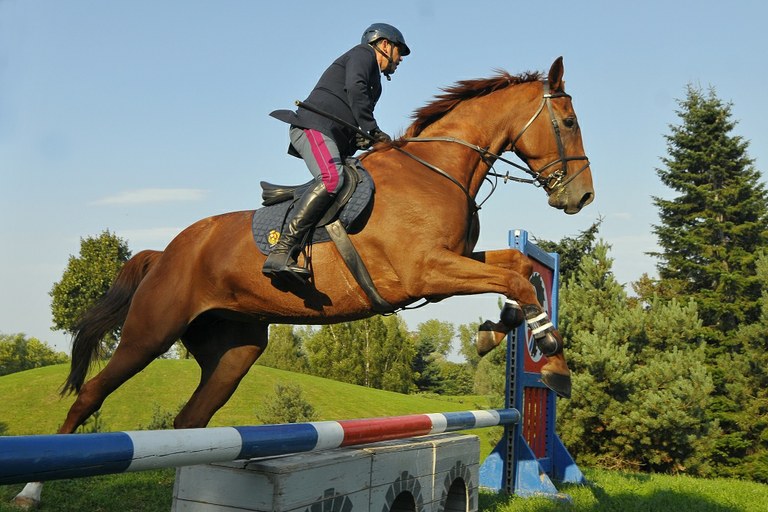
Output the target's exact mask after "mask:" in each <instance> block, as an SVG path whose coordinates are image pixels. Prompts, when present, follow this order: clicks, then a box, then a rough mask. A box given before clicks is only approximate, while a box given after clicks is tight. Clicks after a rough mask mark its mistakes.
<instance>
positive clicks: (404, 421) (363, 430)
mask: <svg viewBox="0 0 768 512" xmlns="http://www.w3.org/2000/svg"><path fill="white" fill-rule="evenodd" d="M339 424H340V425H341V427H342V428H343V429H344V441H343V442H342V443H341V446H350V445H355V444H364V443H373V442H376V441H387V440H390V439H401V438H403V437H408V436H423V435H426V434H429V433H430V431H431V430H432V420H431V419H429V416H427V415H425V414H419V415H413V416H394V417H391V418H373V419H364V420H343V421H339Z"/></svg>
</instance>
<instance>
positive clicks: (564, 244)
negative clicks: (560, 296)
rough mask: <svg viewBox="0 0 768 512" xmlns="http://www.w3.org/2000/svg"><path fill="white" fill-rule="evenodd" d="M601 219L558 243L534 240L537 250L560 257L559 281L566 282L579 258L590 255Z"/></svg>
mask: <svg viewBox="0 0 768 512" xmlns="http://www.w3.org/2000/svg"><path fill="white" fill-rule="evenodd" d="M602 223H603V219H602V218H598V219H597V220H596V221H595V222H594V223H592V225H591V226H590V227H588V228H587V229H585V230H584V231H582V232H581V233H579V234H578V235H577V236H576V237H568V236H566V237H563V238H562V239H561V240H560V241H559V242H551V241H549V240H538V239H537V240H535V242H536V245H537V246H539V248H541V249H543V250H545V251H547V252H554V253H557V254H558V256H559V257H560V280H561V282H563V283H564V282H565V281H567V280H568V279H569V278H570V277H571V276H572V275H573V274H574V273H575V272H576V270H577V269H578V267H579V264H580V263H581V258H583V257H584V256H586V255H587V254H590V253H591V252H592V251H593V250H594V249H595V243H596V242H597V234H598V232H599V231H600V224H602Z"/></svg>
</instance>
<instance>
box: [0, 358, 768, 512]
mask: <svg viewBox="0 0 768 512" xmlns="http://www.w3.org/2000/svg"><path fill="white" fill-rule="evenodd" d="M67 370H68V368H67V367H66V366H64V365H59V366H51V367H45V368H39V369H36V370H30V371H28V372H22V373H18V374H12V375H7V376H4V377H0V397H1V400H2V407H0V423H4V424H5V425H6V427H7V432H6V433H7V434H8V435H23V434H48V433H52V432H54V431H56V429H57V428H58V425H60V424H61V422H62V421H63V419H64V416H65V415H66V412H67V410H68V408H69V406H70V404H71V403H72V399H71V398H65V399H60V398H59V396H58V389H59V386H60V385H61V383H62V382H63V381H64V378H65V376H66V373H67ZM197 378H198V373H197V366H196V365H195V363H194V362H193V361H178V360H160V361H155V362H154V363H152V364H151V365H150V366H149V367H148V368H147V369H146V370H145V371H144V372H142V373H141V374H139V375H138V376H136V377H135V378H133V379H131V380H130V381H128V382H127V383H126V384H125V385H124V386H123V387H122V388H120V389H119V390H118V391H117V392H116V393H114V394H113V395H112V396H111V397H110V398H109V399H108V400H107V402H106V403H105V404H104V407H103V408H102V419H103V421H104V423H105V424H106V427H107V430H110V431H118V430H135V429H137V428H139V427H140V426H142V425H147V424H149V422H150V421H151V419H152V414H153V413H154V412H155V410H156V408H158V407H159V408H160V409H162V410H168V411H171V410H176V408H177V407H178V405H179V404H180V403H181V402H183V401H185V400H186V399H187V397H188V396H189V394H190V393H191V392H192V390H194V388H195V386H196V384H197ZM278 382H281V383H288V382H291V383H295V384H299V385H300V386H301V387H302V388H303V390H304V395H305V397H306V398H307V399H308V400H309V402H310V403H312V405H313V406H314V407H315V409H316V411H317V413H318V415H319V416H320V418H319V419H344V418H359V417H374V416H387V415H402V414H415V413H423V412H440V411H457V410H465V409H477V408H486V407H488V402H487V400H486V399H485V398H484V397H453V398H449V399H442V398H437V397H435V396H433V395H430V396H412V395H401V394H398V393H389V392H386V391H379V390H372V389H368V388H361V387H359V386H353V385H350V384H343V383H340V382H335V381H331V380H327V379H320V378H317V377H312V376H309V375H302V374H296V373H291V372H285V371H281V370H275V369H271V368H266V367H262V366H255V367H254V368H253V369H252V370H251V372H250V373H249V374H248V376H247V377H246V378H245V379H244V380H243V382H242V383H241V385H240V388H239V389H238V391H237V392H236V393H235V395H234V396H233V397H232V399H231V400H230V401H229V403H228V404H227V405H226V406H225V407H224V408H223V409H222V410H221V411H219V413H218V414H217V415H216V416H215V417H214V418H213V420H212V422H211V426H223V425H247V424H254V423H255V422H256V420H255V410H256V407H257V406H258V404H259V403H260V401H261V398H262V397H264V396H265V394H271V393H273V389H274V385H275V384H276V383H278ZM491 430H492V429H485V430H478V431H475V432H473V433H475V434H478V435H479V436H480V439H481V459H482V458H484V457H485V456H486V455H487V453H488V452H489V451H490V449H491V446H492V441H491V438H492V437H493V435H498V433H495V434H494V433H492V432H491ZM581 469H582V471H584V473H585V474H586V476H587V479H588V480H589V481H590V484H589V485H587V486H565V487H563V489H562V490H563V491H564V492H565V493H567V494H568V495H570V497H571V499H572V501H571V502H563V501H560V502H558V501H551V500H549V499H543V498H533V499H531V498H526V499H523V498H519V497H507V496H500V495H495V494H492V493H481V496H480V510H484V511H486V510H487V511H492V512H518V511H520V512H522V511H526V512H556V511H574V512H580V511H590V512H609V511H616V512H635V511H637V512H645V511H647V512H665V511H672V512H686V511H696V512H736V511H744V512H752V511H754V512H758V511H759V512H765V511H766V510H768V486H766V485H761V484H756V483H751V482H742V481H736V480H725V479H713V480H704V479H694V478H690V477H685V476H666V475H648V474H632V473H621V472H615V471H603V470H597V469H590V468H581ZM173 480H174V470H173V469H166V470H157V471H145V472H141V473H127V474H122V475H106V476H100V477H92V478H83V479H76V480H59V481H53V482H48V483H47V484H46V487H45V490H44V493H43V506H42V507H41V509H40V510H41V511H43V512H47V511H60V512H67V511H73V512H74V511H78V512H79V511H81V510H89V511H118V510H119V511H121V512H123V511H125V512H134V511H135V512H152V511H164V512H167V511H168V510H170V507H171V500H172V494H173ZM21 487H22V485H6V486H0V512H10V511H16V509H15V508H13V507H10V506H9V505H8V502H9V501H10V500H11V499H12V498H13V496H15V495H16V493H18V492H19V490H20V489H21Z"/></svg>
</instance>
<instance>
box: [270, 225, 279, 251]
mask: <svg viewBox="0 0 768 512" xmlns="http://www.w3.org/2000/svg"><path fill="white" fill-rule="evenodd" d="M279 240H280V232H279V231H277V230H276V229H273V230H271V231H270V232H269V234H267V243H268V244H269V245H270V247H271V246H273V245H275V244H276V243H277V242H278V241H279Z"/></svg>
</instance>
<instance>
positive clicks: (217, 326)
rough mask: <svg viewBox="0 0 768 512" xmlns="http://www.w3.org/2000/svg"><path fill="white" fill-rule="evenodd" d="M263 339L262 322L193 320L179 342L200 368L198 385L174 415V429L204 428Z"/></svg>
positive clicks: (256, 354)
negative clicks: (184, 346) (179, 410)
mask: <svg viewBox="0 0 768 512" xmlns="http://www.w3.org/2000/svg"><path fill="white" fill-rule="evenodd" d="M267 337H268V325H267V324H264V323H245V322H238V321H234V320H223V319H217V318H214V317H209V318H201V319H198V320H196V321H195V322H194V323H193V324H192V325H191V326H190V329H189V330H188V332H187V333H186V334H185V336H184V337H183V339H182V341H183V342H184V344H185V345H186V347H187V349H189V351H190V353H191V354H192V355H193V356H194V357H195V359H196V360H197V362H198V364H199V365H200V372H201V373H200V384H199V385H198V387H197V389H196V390H195V392H194V393H193V394H192V397H191V398H190V399H189V401H188V402H187V404H186V405H185V406H184V408H183V409H182V410H181V412H179V414H178V416H176V419H175V421H174V423H173V424H174V427H175V428H201V427H205V426H206V425H207V424H208V422H209V421H210V419H211V418H212V417H213V415H214V414H215V413H216V411H218V410H219V409H220V408H221V407H222V406H223V405H224V404H225V403H227V400H229V398H230V397H231V396H232V394H233V393H234V392H235V390H236V389H237V386H238V385H239V384H240V381H241V380H242V378H243V377H244V376H245V375H246V374H247V373H248V370H249V369H250V368H251V366H252V365H253V363H255V362H256V359H258V358H259V356H260V355H261V354H262V353H263V352H264V349H265V348H266V346H267Z"/></svg>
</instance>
